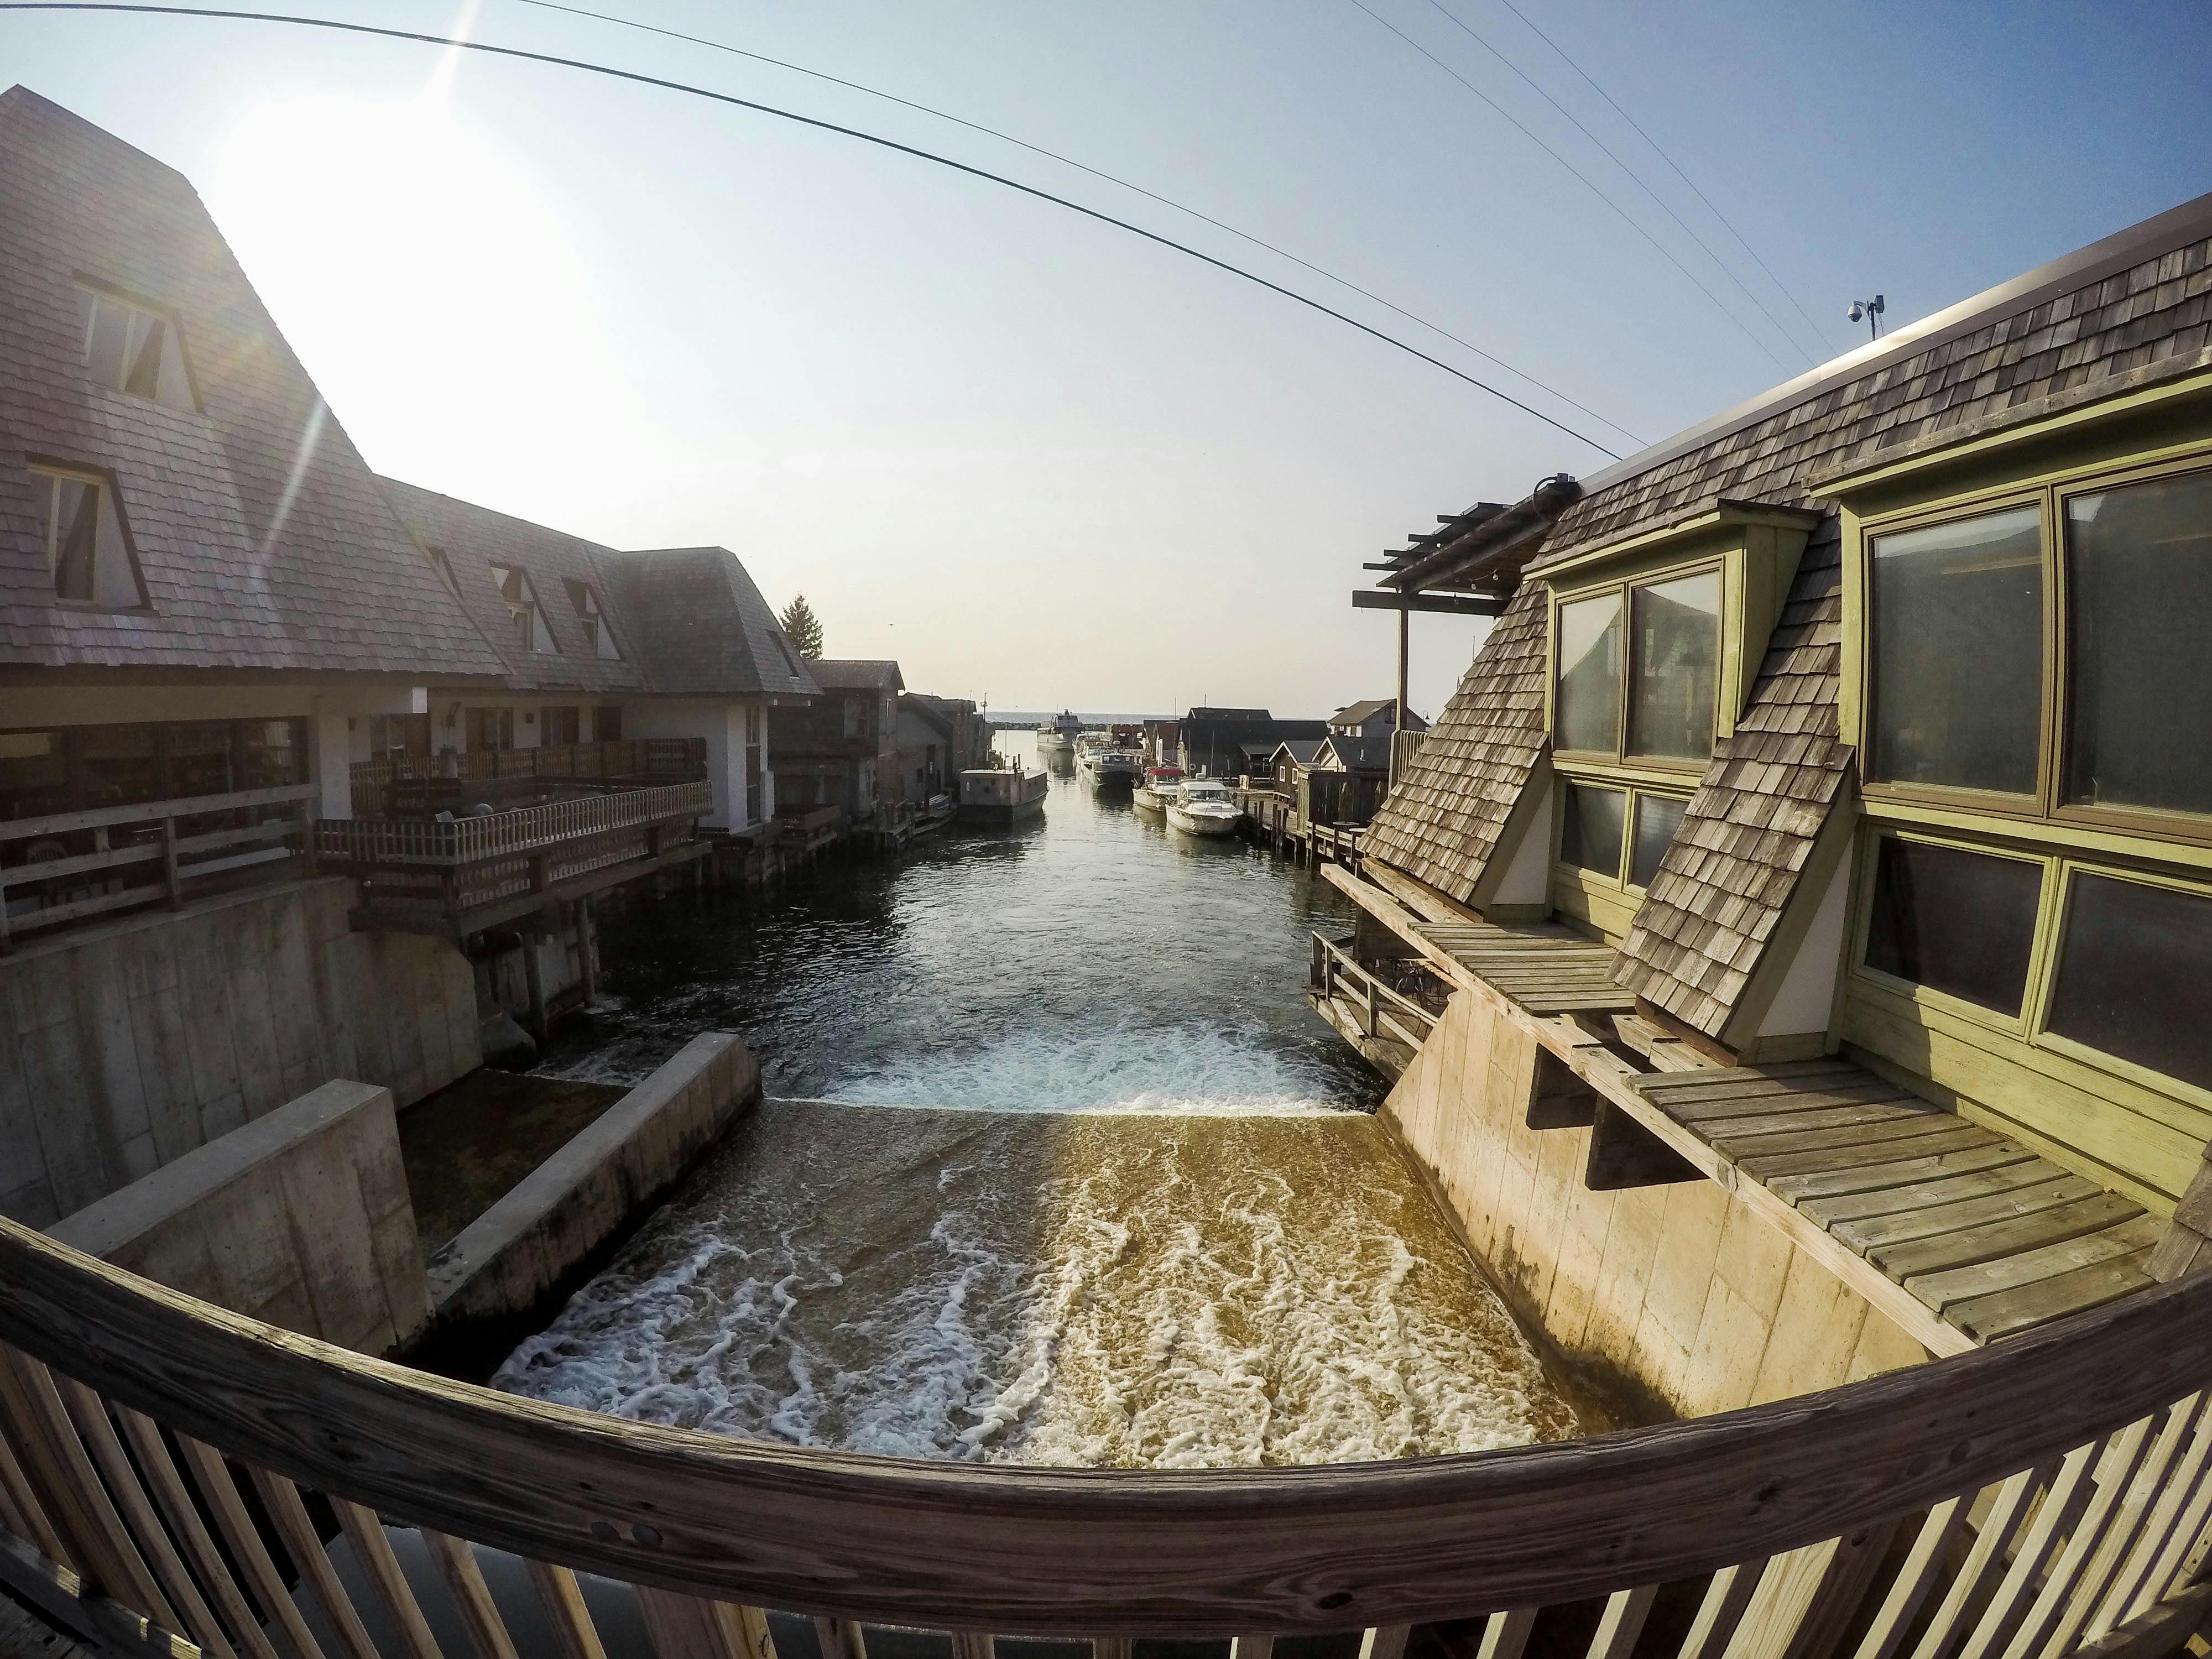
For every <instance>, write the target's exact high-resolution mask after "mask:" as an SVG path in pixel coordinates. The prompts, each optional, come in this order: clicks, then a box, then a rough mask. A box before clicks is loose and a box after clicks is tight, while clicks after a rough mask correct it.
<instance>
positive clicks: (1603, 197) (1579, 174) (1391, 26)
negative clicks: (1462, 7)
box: [1352, 0, 1789, 369]
mask: <svg viewBox="0 0 2212 1659" xmlns="http://www.w3.org/2000/svg"><path fill="white" fill-rule="evenodd" d="M1352 4H1353V5H1355V6H1357V7H1358V9H1360V10H1362V11H1364V12H1365V13H1366V14H1367V15H1369V16H1370V17H1371V18H1373V19H1374V20H1375V21H1376V22H1378V23H1380V24H1381V25H1382V26H1383V27H1384V28H1386V29H1388V30H1389V31H1390V33H1393V34H1395V35H1396V36H1397V37H1398V38H1399V39H1400V40H1402V41H1404V42H1405V43H1406V44H1407V46H1411V47H1412V48H1413V50H1414V51H1415V52H1419V53H1420V54H1421V56H1422V57H1424V58H1427V59H1428V60H1429V61H1430V62H1431V64H1435V65H1436V66H1437V68H1438V69H1440V70H1443V72H1444V73H1445V74H1446V75H1449V76H1451V78H1452V79H1453V80H1455V81H1456V82H1459V83H1460V85H1461V86H1462V87H1464V88H1467V90H1468V91H1469V92H1471V93H1473V94H1474V95H1475V96H1476V97H1477V98H1480V100H1482V101H1483V102H1484V103H1486V104H1487V105H1488V106H1490V107H1491V108H1492V110H1494V111H1495V112H1497V113H1498V115H1499V116H1501V117H1502V118H1504V120H1505V121H1506V122H1507V123H1509V124H1510V125H1511V126H1512V127H1513V129H1514V130H1515V131H1516V132H1518V133H1520V135H1521V136H1522V137H1524V138H1526V139H1527V140H1528V142H1529V143H1532V144H1534V145H1535V146H1536V148H1537V149H1541V150H1542V151H1543V152H1544V154H1545V155H1548V156H1550V157H1551V158H1552V159H1553V161H1557V162H1558V163H1559V165H1560V166H1561V167H1565V169H1566V170H1567V171H1568V172H1569V173H1572V174H1574V176H1575V178H1576V179H1577V180H1578V181H1580V183H1581V184H1582V185H1583V186H1584V187H1585V188H1586V189H1588V190H1589V192H1590V193H1591V194H1592V195H1593V196H1595V197H1597V198H1598V200H1599V201H1601V202H1602V203H1604V204H1606V205H1607V207H1609V208H1611V209H1612V210H1613V211H1614V212H1615V213H1617V214H1619V215H1620V218H1621V222H1622V223H1624V224H1626V226H1627V227H1628V228H1630V229H1631V230H1632V231H1634V232H1635V233H1636V234H1638V236H1641V237H1642V238H1643V239H1644V240H1645V241H1647V242H1649V243H1650V244H1651V246H1653V247H1655V248H1656V249H1657V250H1658V251H1659V252H1660V254H1661V256H1662V258H1665V259H1666V261H1667V263H1668V264H1670V265H1672V266H1674V269H1675V270H1679V271H1680V272H1681V273H1682V275H1683V276H1686V277H1687V278H1688V279H1689V281H1690V283H1691V284H1692V286H1693V287H1695V288H1696V289H1697V290H1698V292H1699V293H1700V294H1702V295H1705V298H1707V299H1708V300H1711V301H1712V302H1713V303H1714V304H1715V305H1716V306H1717V307H1720V311H1721V314H1722V315H1723V316H1724V317H1726V318H1727V319H1729V321H1730V322H1732V323H1734V324H1735V325H1736V326H1737V327H1738V328H1739V329H1741V330H1742V331H1743V337H1744V338H1746V339H1747V340H1749V341H1750V342H1751V343H1753V345H1755V346H1757V347H1758V348H1759V349H1760V350H1761V351H1763V352H1765V354H1766V355H1767V356H1768V357H1769V358H1770V359H1771V361H1772V362H1773V363H1774V366H1775V367H1776V368H1783V369H1786V368H1789V365H1788V364H1787V363H1785V362H1783V361H1782V359H1781V358H1779V357H1777V356H1775V355H1774V348H1773V347H1772V346H1771V345H1769V344H1767V343H1766V342H1765V341H1764V340H1762V339H1760V338H1759V336H1758V335H1757V334H1756V333H1754V332H1753V330H1752V327H1751V325H1749V324H1748V323H1747V322H1745V321H1744V320H1743V319H1742V318H1741V317H1739V316H1738V315H1736V313H1735V309H1734V308H1733V307H1731V306H1729V303H1728V301H1725V300H1723V299H1722V298H1721V296H1720V295H1717V294H1716V293H1714V292H1713V291H1712V289H1710V288H1708V287H1707V286H1706V285H1705V279H1704V278H1703V277H1701V276H1699V275H1698V273H1697V272H1696V271H1694V270H1691V269H1690V268H1689V266H1687V265H1686V264H1683V263H1682V262H1681V260H1680V259H1679V258H1675V256H1674V250H1673V249H1672V248H1670V247H1668V246H1667V245H1666V244H1665V243H1664V242H1662V241H1661V240H1659V239H1658V238H1657V237H1656V236H1654V235H1653V234H1651V233H1650V231H1649V230H1647V229H1646V228H1644V224H1643V222H1641V221H1639V220H1638V218H1637V217H1636V216H1635V215H1633V214H1632V213H1631V212H1629V210H1627V209H1626V208H1625V207H1623V206H1621V204H1620V203H1619V202H1616V201H1615V200H1613V197H1612V196H1611V195H1610V194H1609V193H1608V192H1607V191H1606V189H1605V187H1604V186H1603V185H1600V184H1598V183H1597V182H1596V181H1595V179H1592V178H1591V177H1590V176H1589V174H1588V173H1584V172H1583V170H1582V169H1581V168H1580V167H1577V166H1576V165H1575V164H1574V163H1573V162H1572V161H1569V160H1567V158H1566V157H1565V156H1564V155H1560V154H1559V151H1557V150H1556V149H1553V148H1552V147H1551V145H1549V144H1547V143H1545V142H1544V141H1543V139H1541V137H1537V135H1536V134H1535V133H1534V131H1531V130H1530V129H1529V128H1528V126H1527V125H1525V124H1524V123H1522V121H1521V120H1520V119H1519V118H1517V117H1516V116H1515V115H1514V114H1513V113H1512V112H1511V111H1510V110H1508V109H1507V108H1506V107H1505V106H1504V105H1503V104H1501V103H1499V102H1498V100H1496V99H1494V98H1492V96H1491V95H1490V94H1488V93H1486V92H1485V91H1484V90H1483V89H1482V88H1480V87H1478V86H1477V85H1475V84H1474V82H1472V81H1470V80H1468V78H1467V76H1464V75H1462V74H1461V73H1460V72H1459V71H1458V70H1455V69H1454V68H1453V67H1452V66H1451V65H1450V64H1447V63H1446V62H1444V60H1443V58H1439V57H1437V55H1436V53H1434V52H1431V51H1430V50H1429V49H1428V48H1427V47H1426V46H1423V45H1422V44H1421V43H1420V42H1419V41H1418V40H1415V39H1413V36H1412V35H1410V34H1408V33H1406V31H1405V30H1403V29H1401V28H1400V27H1398V26H1397V25H1396V24H1395V23H1394V22H1392V21H1390V20H1389V18H1387V17H1385V16H1383V14H1382V13H1381V12H1379V11H1376V9H1374V8H1373V7H1372V6H1370V5H1369V4H1368V3H1367V0H1352Z"/></svg>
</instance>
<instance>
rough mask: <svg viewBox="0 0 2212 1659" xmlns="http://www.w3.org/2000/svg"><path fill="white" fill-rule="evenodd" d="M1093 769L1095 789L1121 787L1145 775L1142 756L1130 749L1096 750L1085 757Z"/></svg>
mask: <svg viewBox="0 0 2212 1659" xmlns="http://www.w3.org/2000/svg"><path fill="white" fill-rule="evenodd" d="M1084 763H1085V765H1087V766H1088V767H1090V769H1091V787H1092V788H1094V789H1109V788H1119V787H1123V786H1126V785H1130V784H1134V783H1136V782H1138V781H1139V780H1141V779H1142V778H1143V777H1144V775H1145V763H1144V759H1143V757H1141V756H1139V755H1138V754H1137V753H1136V751H1135V750H1129V749H1099V750H1093V751H1092V752H1091V754H1089V755H1087V756H1085V757H1084Z"/></svg>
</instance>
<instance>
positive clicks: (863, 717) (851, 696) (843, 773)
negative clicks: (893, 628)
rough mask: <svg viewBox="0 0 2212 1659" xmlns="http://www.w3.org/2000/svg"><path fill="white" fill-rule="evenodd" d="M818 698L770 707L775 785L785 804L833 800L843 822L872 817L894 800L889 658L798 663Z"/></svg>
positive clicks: (894, 724)
mask: <svg viewBox="0 0 2212 1659" xmlns="http://www.w3.org/2000/svg"><path fill="white" fill-rule="evenodd" d="M806 666H807V669H808V671H809V672H810V673H811V676H812V678H813V679H814V682H815V684H817V685H818V686H819V687H820V688H821V690H822V696H821V697H820V698H819V699H818V700H817V701H816V702H811V703H809V704H806V705H805V706H804V707H799V708H777V709H775V710H774V711H773V712H772V714H771V716H770V720H769V735H770V738H771V740H772V741H773V743H774V744H775V751H776V753H777V754H779V755H781V757H783V763H784V775H783V789H784V796H785V799H786V800H787V803H788V804H789V805H792V806H793V807H803V808H814V807H823V806H833V807H836V809H837V810H838V811H840V812H841V813H842V814H843V815H844V819H845V822H847V823H864V822H866V821H868V820H870V819H872V818H873V817H874V816H875V813H876V808H877V807H878V805H884V804H889V803H891V802H896V801H897V800H899V799H902V795H901V793H900V790H899V787H898V782H897V778H898V765H899V760H898V719H899V702H898V700H899V694H900V693H901V692H902V691H904V690H906V681H905V680H904V679H903V678H902V677H901V676H900V673H899V665H897V664H896V663H895V662H890V661H888V660H884V659H842V658H827V657H825V658H821V659H817V660H815V661H813V662H810V663H809V664H807V665H806Z"/></svg>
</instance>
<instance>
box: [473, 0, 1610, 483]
mask: <svg viewBox="0 0 2212 1659" xmlns="http://www.w3.org/2000/svg"><path fill="white" fill-rule="evenodd" d="M516 3H518V4H520V5H525V6H535V7H537V8H538V9H540V10H542V11H558V12H565V13H567V14H568V15H569V16H571V17H588V18H591V19H592V21H595V22H600V23H611V24H613V25H614V26H615V27H618V28H626V29H636V30H637V31H639V32H640V33H644V34H658V35H660V36H661V37H663V38H664V39H666V40H681V41H684V43H686V44H687V45H690V46H705V47H706V48H708V50H709V51H712V52H727V53H729V54H730V55H731V56H732V57H733V58H750V59H751V60H752V61H753V62H754V63H756V64H769V65H771V66H773V67H774V68H776V69H780V70H789V71H791V73H793V75H804V76H810V77H811V78H812V79H814V80H817V81H823V82H828V83H829V85H831V86H835V87H844V88H847V89H848V90H850V91H853V92H858V93H864V94H866V95H867V96H868V97H871V98H880V99H882V100H884V102H886V103H890V104H896V105H898V106H900V107H901V108H902V109H910V110H914V111H916V112H919V113H921V114H923V115H927V116H931V117H933V118H935V119H937V120H939V121H949V122H951V124H952V125H954V126H957V127H965V128H967V129H968V130H969V131H970V132H980V133H981V134H983V135H984V136H985V137H989V138H996V139H998V140H999V141H1000V142H1001V143H1008V144H1012V145H1013V146H1015V147H1016V148H1017V149H1025V150H1027V151H1029V152H1030V154H1031V155H1042V156H1043V157H1044V158H1045V159H1046V160H1048V161H1057V162H1059V163H1060V164H1061V165H1062V166H1064V167H1073V168H1075V169H1076V170H1077V171H1078V172H1079V173H1089V174H1090V175H1091V177H1092V178H1094V179H1104V180H1105V181H1106V182H1107V183H1108V184H1109V185H1115V186H1117V187H1118V188H1120V189H1122V190H1127V191H1135V192H1136V193H1137V194H1138V195H1139V196H1142V197H1146V198H1147V199H1148V200H1151V201H1154V202H1158V204H1160V205H1161V206H1163V207H1169V208H1173V209H1174V210H1176V212H1177V213H1182V214H1188V215H1189V216H1190V217H1192V218H1194V219H1196V220H1198V221H1200V222H1201V223H1204V224H1208V225H1212V227H1213V228H1215V229H1216V230H1222V231H1226V232H1227V233H1228V234H1230V235H1231V236H1234V237H1236V238H1237V240H1239V241H1243V242H1249V244H1251V246H1254V247H1256V248H1262V249H1265V250H1266V251H1267V252H1269V253H1272V254H1274V255H1276V256H1277V257H1278V258H1284V259H1288V260H1289V261H1290V262H1291V264H1294V265H1299V266H1303V267H1304V269H1305V270H1310V271H1311V272H1313V274H1314V275H1315V276H1320V277H1322V278H1324V279H1326V280H1327V281H1328V282H1332V283H1335V284H1336V285H1337V286H1338V287H1340V288H1342V289H1347V290H1349V291H1350V292H1352V293H1353V294H1357V295H1359V297H1360V298H1361V299H1363V300H1371V301H1374V302H1375V303H1376V305H1378V306H1381V307H1383V309H1384V310H1386V311H1390V312H1395V313H1397V314H1398V315H1399V316H1401V317H1403V318H1404V319H1406V320H1407V322H1410V323H1415V324H1418V325H1420V326H1421V327H1423V328H1425V329H1427V330H1428V331H1430V332H1431V333H1432V334H1436V335H1439V336H1441V337H1443V338H1444V339H1447V340H1449V341H1450V342H1451V343H1453V344H1454V345H1455V346H1459V347H1462V348H1463V349H1466V350H1468V351H1471V352H1473V353H1474V355H1475V356H1478V357H1480V358H1481V359H1482V360H1483V362H1486V363H1494V364H1496V365H1497V366H1498V368H1502V369H1504V371H1505V372H1506V373H1507V374H1510V375H1512V376H1513V377H1514V378H1515V379H1516V380H1526V381H1527V382H1528V384H1529V385H1531V386H1538V387H1541V389H1542V390H1544V391H1546V392H1550V393H1551V394H1552V396H1553V397H1554V398H1558V399H1559V401H1560V402H1561V403H1563V404H1565V405H1566V406H1567V407H1568V408H1569V409H1571V410H1574V411H1575V412H1576V413H1577V414H1580V415H1587V416H1589V417H1590V419H1592V420H1594V421H1601V422H1604V423H1605V424H1606V425H1607V426H1609V427H1611V428H1613V430H1614V431H1615V432H1618V433H1620V435H1622V436H1623V437H1625V438H1627V439H1629V440H1630V441H1632V442H1634V443H1638V444H1640V443H1644V442H1645V441H1646V440H1644V439H1643V438H1640V437H1638V436H1637V435H1636V434H1635V433H1633V432H1631V431H1630V430H1629V429H1628V428H1626V427H1625V426H1622V425H1620V423H1618V422H1614V421H1611V420H1607V418H1606V416H1603V415H1601V414H1599V413H1598V411H1597V410H1595V409H1591V408H1589V406H1588V405H1586V404H1578V403H1577V402H1576V401H1575V400H1574V399H1573V398H1570V397H1568V396H1567V395H1566V394H1565V393H1564V392H1559V391H1557V390H1555V389H1554V388H1553V387H1551V386H1545V385H1544V383H1543V382H1542V381H1541V380H1538V379H1536V377H1535V376H1534V375H1533V374H1528V373H1527V372H1525V371H1524V370H1522V369H1518V368H1515V367H1514V366H1513V365H1512V364H1511V363H1509V362H1506V361H1505V360H1504V358H1503V357H1500V356H1497V355H1496V354H1494V353H1492V352H1488V351H1485V350H1484V349H1482V348H1481V347H1480V346H1479V345H1477V344H1475V343H1474V342H1473V341H1472V340H1468V339H1462V337H1460V336H1458V335H1456V334H1455V333H1453V332H1452V331H1450V330H1449V329H1448V328H1446V327H1445V326H1444V325H1443V324H1441V323H1432V322H1431V321H1430V320H1429V319H1427V318H1425V317H1424V316H1421V315H1420V314H1419V313H1417V312H1412V311H1408V310H1407V309H1406V307H1403V306H1401V305H1399V304H1397V303H1395V301H1389V300H1386V299H1384V298H1383V296H1382V295H1379V294H1377V293H1375V292H1374V291H1373V290H1372V289H1364V288H1362V287H1360V285H1359V284H1358V283H1355V282H1353V281H1352V279H1351V278H1350V277H1348V276H1338V275H1337V274H1336V273H1335V272H1334V271H1333V270H1326V269H1324V268H1323V267H1322V266H1320V265H1317V264H1314V262H1313V261H1312V260H1310V259H1304V258H1299V256H1298V255H1297V254H1295V253H1293V252H1291V251H1290V250H1289V249H1288V248H1284V247H1278V246H1275V244H1274V243H1273V242H1270V241H1268V240H1266V239H1265V238H1264V237H1260V236H1255V235H1254V234H1252V233H1251V232H1249V231H1246V230H1239V229H1237V227H1236V226H1234V225H1232V224H1231V223H1229V222H1227V221H1225V220H1222V219H1217V218H1215V217H1214V216H1212V214H1210V213H1206V212H1203V211H1201V210H1199V209H1197V208H1194V207H1190V206H1188V205H1186V204H1183V203H1182V202H1178V201H1176V199H1175V198H1174V197H1168V196H1163V195H1161V194H1160V193H1159V192H1158V191H1155V190H1147V189H1146V187H1145V186H1144V185H1139V184H1134V183H1132V182H1131V181H1130V180H1129V179H1123V178H1121V177H1119V176H1117V175H1115V174H1114V173H1108V172H1106V171H1105V170H1104V169H1103V168H1101V167H1092V166H1091V164H1090V163H1089V162H1087V161H1077V160H1076V159H1075V158H1074V157H1073V155H1062V154H1061V153H1060V151H1058V150H1056V149H1047V148H1046V147H1045V146H1044V145H1042V144H1033V143H1030V142H1029V140H1027V139H1026V138H1017V137H1014V135H1013V134H1012V133H1011V132H1006V131H1001V130H1000V129H999V128H997V127H994V126H987V125H984V124H983V123H982V122H981V121H970V120H969V119H968V118H966V117H964V116H960V115H955V114H953V113H952V112H951V111H949V110H942V109H939V108H937V107H936V106H933V105H930V104H923V103H917V102H916V101H915V100H913V99H911V98H902V97H900V96H899V95H898V94H896V93H895V92H885V91H884V90H883V89H882V88H879V87H871V86H866V85H864V84H863V83H861V82H858V81H848V80H847V79H845V77H844V76H841V75H831V74H829V73H828V72H827V71H826V70H817V69H809V68H807V67H806V65H805V64H794V63H793V62H791V61H790V60H789V59H787V58H771V57H769V55H768V54H767V53H766V52H749V51H747V50H746V49H745V48H744V47H743V46H731V45H729V44H728V43H727V42H726V41H721V40H708V39H707V38H706V37H705V36H704V35H699V34H686V33H684V32H683V31H682V30H681V29H669V28H662V27H659V25H658V24H655V23H646V22H641V21H638V20H637V19H636V18H634V17H620V16H617V15H614V14H613V13H611V12H604V11H591V10H587V9H586V8H584V7H582V6H567V5H562V4H560V3H559V0H516Z"/></svg>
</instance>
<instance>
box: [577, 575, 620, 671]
mask: <svg viewBox="0 0 2212 1659" xmlns="http://www.w3.org/2000/svg"><path fill="white" fill-rule="evenodd" d="M562 580H564V581H566V582H567V584H568V603H569V604H571V605H574V606H575V607H576V620H577V621H578V622H579V623H581V624H582V625H583V629H584V643H585V644H586V645H587V646H589V647H591V652H592V655H593V656H595V657H597V658H599V659H600V660H601V661H602V662H620V661H621V660H622V653H621V652H620V651H618V650H617V649H616V648H615V635H614V630H613V629H611V628H609V627H608V626H607V619H606V617H605V616H604V615H603V614H602V613H601V612H600V610H599V595H598V594H597V593H596V592H593V591H592V585H591V584H590V583H589V582H580V581H578V580H575V579H574V577H564V578H563V579H562Z"/></svg>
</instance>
